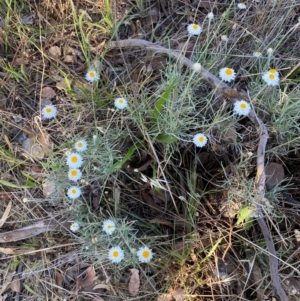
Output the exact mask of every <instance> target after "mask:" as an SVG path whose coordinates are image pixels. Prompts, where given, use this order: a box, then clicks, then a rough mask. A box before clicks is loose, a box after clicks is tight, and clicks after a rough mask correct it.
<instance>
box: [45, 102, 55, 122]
mask: <svg viewBox="0 0 300 301" xmlns="http://www.w3.org/2000/svg"><path fill="white" fill-rule="evenodd" d="M56 114H57V109H56V107H55V106H54V105H47V106H45V107H44V108H43V109H42V118H43V119H51V118H54V117H55V116H56Z"/></svg>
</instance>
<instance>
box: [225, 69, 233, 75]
mask: <svg viewBox="0 0 300 301" xmlns="http://www.w3.org/2000/svg"><path fill="white" fill-rule="evenodd" d="M225 74H226V75H228V76H230V75H232V74H233V71H232V69H230V68H226V69H225Z"/></svg>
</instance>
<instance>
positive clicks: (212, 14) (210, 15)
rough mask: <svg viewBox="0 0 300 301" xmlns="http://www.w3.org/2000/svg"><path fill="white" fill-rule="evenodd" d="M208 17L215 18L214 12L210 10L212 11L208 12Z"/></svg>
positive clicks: (209, 18)
mask: <svg viewBox="0 0 300 301" xmlns="http://www.w3.org/2000/svg"><path fill="white" fill-rule="evenodd" d="M207 18H208V20H210V21H211V20H213V18H214V13H213V12H210V13H208V14H207Z"/></svg>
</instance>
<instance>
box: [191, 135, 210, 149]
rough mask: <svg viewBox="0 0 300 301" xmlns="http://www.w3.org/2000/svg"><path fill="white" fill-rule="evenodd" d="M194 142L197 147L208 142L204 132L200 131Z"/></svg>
mask: <svg viewBox="0 0 300 301" xmlns="http://www.w3.org/2000/svg"><path fill="white" fill-rule="evenodd" d="M193 142H194V144H195V145H196V146H197V147H203V146H205V145H206V143H207V137H206V136H205V135H204V134H202V133H198V134H196V135H195V136H194V138H193Z"/></svg>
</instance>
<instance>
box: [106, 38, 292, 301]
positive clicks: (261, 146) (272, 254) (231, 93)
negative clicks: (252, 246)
mask: <svg viewBox="0 0 300 301" xmlns="http://www.w3.org/2000/svg"><path fill="white" fill-rule="evenodd" d="M128 47H140V48H145V49H148V50H152V51H154V52H161V53H165V54H167V55H169V56H171V57H173V58H175V59H177V60H178V62H180V63H181V64H183V65H185V66H187V67H188V68H190V69H193V68H194V62H193V61H191V60H190V59H188V58H186V57H185V56H183V55H182V54H180V53H179V52H178V51H174V50H170V49H167V48H164V47H162V46H160V45H157V44H155V43H151V42H148V41H145V40H141V39H128V40H119V41H114V42H109V43H108V48H110V49H114V48H128ZM198 72H199V73H200V74H201V75H202V77H203V78H204V79H205V80H206V81H208V82H209V83H210V84H211V85H212V87H213V88H215V89H216V90H218V92H220V93H222V94H223V95H224V96H227V97H228V98H230V99H232V100H234V101H235V100H237V99H243V100H246V101H249V102H251V98H250V97H249V96H248V95H247V94H245V93H241V92H238V91H235V90H233V89H232V88H230V86H228V85H227V84H225V83H224V82H222V81H220V80H219V79H218V78H217V77H216V76H214V75H213V74H212V73H210V72H209V71H207V70H206V69H204V68H203V67H202V66H201V69H200V70H199V71H198ZM248 117H249V119H250V120H251V121H252V122H253V123H254V124H255V125H256V126H257V127H258V128H259V130H260V137H259V143H258V148H257V172H256V179H255V184H256V190H257V202H256V211H257V213H258V216H259V217H258V219H257V221H258V224H259V226H260V228H261V230H262V233H263V236H264V239H265V241H266V244H267V248H268V251H269V265H270V274H271V280H272V284H273V287H274V289H275V290H276V292H277V294H278V296H279V297H280V299H281V301H289V299H288V297H287V295H286V293H285V291H284V289H283V288H282V286H281V283H280V278H279V270H278V260H277V257H276V250H275V246H274V242H273V239H272V235H271V233H270V230H269V228H268V226H267V224H266V221H265V220H264V218H263V216H262V204H261V203H262V202H263V200H264V197H265V182H266V175H265V165H264V161H265V151H266V145H267V140H268V130H267V128H266V126H265V124H264V123H263V121H262V120H261V119H260V118H259V117H258V116H257V114H256V113H255V111H254V110H251V111H250V113H249V115H248Z"/></svg>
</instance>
